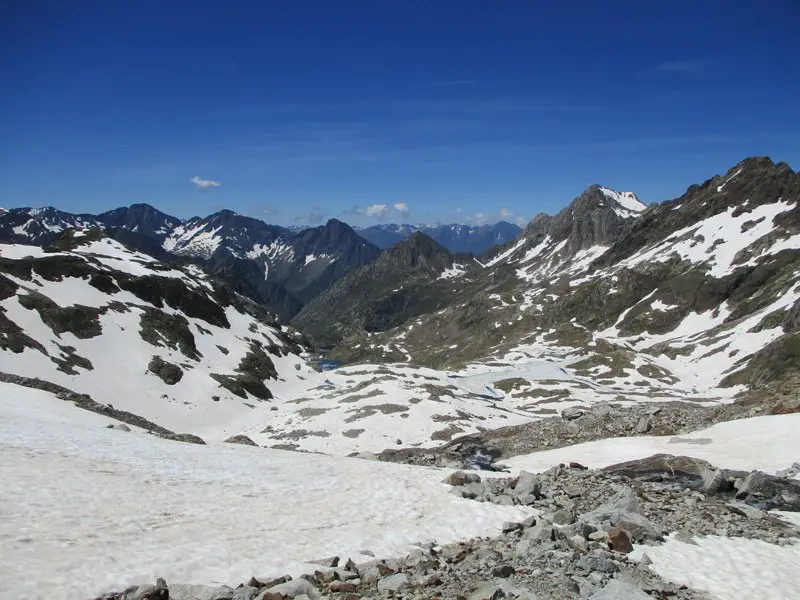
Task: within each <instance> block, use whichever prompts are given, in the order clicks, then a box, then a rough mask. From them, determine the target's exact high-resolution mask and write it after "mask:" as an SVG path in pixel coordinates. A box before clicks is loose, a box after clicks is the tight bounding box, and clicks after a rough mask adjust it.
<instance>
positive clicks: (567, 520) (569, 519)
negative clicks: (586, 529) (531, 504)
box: [553, 508, 576, 525]
mask: <svg viewBox="0 0 800 600" xmlns="http://www.w3.org/2000/svg"><path fill="white" fill-rule="evenodd" d="M575 521H576V516H575V513H574V512H572V511H571V510H567V509H566V508H562V509H559V510H557V511H556V512H554V513H553V523H555V524H556V525H572V524H573V523H574V522H575Z"/></svg>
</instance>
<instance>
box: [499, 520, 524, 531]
mask: <svg viewBox="0 0 800 600" xmlns="http://www.w3.org/2000/svg"><path fill="white" fill-rule="evenodd" d="M520 529H523V525H522V523H517V522H515V521H506V522H505V523H503V533H509V532H511V531H518V530H520Z"/></svg>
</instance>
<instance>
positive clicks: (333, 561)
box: [311, 556, 339, 568]
mask: <svg viewBox="0 0 800 600" xmlns="http://www.w3.org/2000/svg"><path fill="white" fill-rule="evenodd" d="M311 564H314V565H320V566H323V567H331V568H334V567H338V566H339V557H338V556H329V557H328V558H318V559H316V560H312V561H311Z"/></svg>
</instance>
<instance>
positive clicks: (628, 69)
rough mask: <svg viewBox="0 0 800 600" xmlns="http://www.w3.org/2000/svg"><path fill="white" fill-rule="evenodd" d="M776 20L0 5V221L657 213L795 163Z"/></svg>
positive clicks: (367, 4) (623, 10)
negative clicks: (707, 190) (757, 171)
mask: <svg viewBox="0 0 800 600" xmlns="http://www.w3.org/2000/svg"><path fill="white" fill-rule="evenodd" d="M799 24H800V2H798V1H797V0H763V1H761V2H754V1H747V2H745V1H736V0H726V1H716V0H702V1H698V0H691V1H685V0H673V1H671V2H646V1H640V0H637V1H632V0H631V1H623V2H615V1H613V0H609V1H606V2H596V1H591V2H589V1H581V0H578V1H573V2H567V3H562V2H559V3H556V2H534V1H532V0H521V1H516V0H507V1H503V2H493V1H489V0H482V1H474V0H452V1H450V0H424V1H423V0H363V1H360V2H354V1H348V0H336V1H331V0H320V1H304V0H287V1H281V2H273V1H268V0H264V1H260V2H237V1H235V0H230V1H228V2H220V1H213V2H209V1H204V0H197V1H193V2H182V1H178V0H169V1H163V0H159V1H137V2H132V1H128V0H112V1H109V0H103V1H94V0H53V1H41V0H6V1H5V2H4V3H3V8H2V11H0V90H2V92H0V206H6V207H9V206H24V205H31V206H42V205H54V206H56V207H58V208H62V209H64V210H70V211H86V212H98V211H102V210H107V209H110V208H113V207H116V206H120V205H127V204H131V203H134V202H148V203H151V204H153V205H155V206H157V207H158V208H160V209H162V210H164V211H166V212H169V213H172V214H175V215H176V216H180V217H187V216H191V215H194V214H200V215H205V214H208V213H210V212H213V211H214V210H218V209H219V208H222V207H225V208H231V209H233V210H236V211H238V212H241V213H245V214H250V215H253V216H257V217H260V218H263V219H265V220H267V221H270V222H275V223H283V224H292V223H295V222H298V223H299V222H302V223H308V222H312V223H313V222H317V221H319V220H321V219H324V218H328V217H331V216H338V217H340V218H344V219H345V220H348V221H350V222H353V223H358V224H363V223H368V222H375V221H376V219H378V218H381V219H386V220H390V221H411V222H418V221H431V220H434V219H439V220H442V221H452V220H462V221H470V220H471V221H475V220H491V219H496V218H498V216H499V215H500V213H501V210H504V212H503V214H504V215H508V218H509V219H513V218H515V217H516V216H519V215H521V216H524V217H531V216H533V215H534V214H536V213H537V212H541V211H545V212H554V211H556V210H558V209H560V208H562V207H563V206H565V205H566V203H567V202H568V201H569V200H570V199H572V198H573V197H574V196H576V195H578V194H579V193H580V192H581V191H582V190H583V189H584V188H585V187H586V186H588V185H590V184H592V183H602V184H604V185H608V186H611V187H614V188H617V189H621V190H626V191H627V190H629V191H634V192H636V193H637V194H638V195H639V196H640V197H641V198H642V200H644V201H646V202H650V201H656V200H663V199H666V198H671V197H674V196H677V195H679V194H681V193H682V192H683V191H684V190H685V189H686V187H687V186H688V185H689V184H691V183H699V182H702V181H703V180H705V179H707V178H708V177H710V176H712V175H714V174H716V173H721V172H723V171H725V170H726V169H727V168H728V167H730V166H732V165H733V164H734V163H736V162H738V161H739V160H741V159H742V158H744V157H746V156H749V155H754V154H759V155H762V154H766V155H769V156H771V157H772V158H773V159H774V160H784V161H786V162H789V163H790V164H791V165H792V166H793V167H794V168H797V167H798V166H799V165H800V145H799V142H800V125H798V123H799V122H800V119H798V110H799V107H800V78H798V68H800V67H798V64H800V36H798V34H797V27H798V25H799ZM194 177H197V178H199V179H197V180H196V181H197V182H199V183H200V184H204V185H206V186H207V187H200V186H198V185H197V184H195V183H192V182H191V181H190V180H191V179H192V178H194ZM204 182H205V183H204ZM210 182H217V183H219V184H220V185H219V187H214V186H212V184H211V183H210ZM374 205H378V207H375V206H374ZM381 205H385V206H386V209H385V210H384V209H382V208H381ZM395 205H399V207H400V210H398V209H396V208H395ZM405 206H407V207H408V211H409V214H407V215H406V214H404V212H405V210H406V209H405ZM370 215H371V216H370ZM476 215H482V216H480V217H476Z"/></svg>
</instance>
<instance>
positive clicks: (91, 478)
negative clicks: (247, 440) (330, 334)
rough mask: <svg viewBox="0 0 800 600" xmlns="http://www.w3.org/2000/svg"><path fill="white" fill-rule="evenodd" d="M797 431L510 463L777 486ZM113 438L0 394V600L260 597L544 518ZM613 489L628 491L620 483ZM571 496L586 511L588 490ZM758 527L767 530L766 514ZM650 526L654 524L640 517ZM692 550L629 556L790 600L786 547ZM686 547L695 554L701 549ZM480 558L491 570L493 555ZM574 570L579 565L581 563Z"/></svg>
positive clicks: (397, 483) (559, 453)
mask: <svg viewBox="0 0 800 600" xmlns="http://www.w3.org/2000/svg"><path fill="white" fill-rule="evenodd" d="M798 416H799V415H797V414H790V415H779V416H770V417H759V418H755V419H743V420H740V421H735V422H732V423H725V424H721V425H717V426H714V427H711V428H709V429H706V430H701V431H697V432H695V433H694V434H692V435H691V436H688V437H685V438H684V437H681V438H679V439H678V440H677V441H678V443H677V444H674V445H672V444H671V441H675V437H674V436H665V437H663V438H653V437H650V438H635V439H622V440H620V439H609V440H600V441H598V442H596V443H595V444H594V445H593V446H592V445H588V444H582V445H578V446H572V447H568V448H562V449H559V450H556V451H553V452H540V453H537V454H532V455H526V456H519V457H516V458H515V459H512V460H514V464H513V469H514V471H517V470H519V469H526V470H529V471H532V472H536V473H539V472H543V471H545V470H547V469H550V468H551V467H555V466H556V465H558V464H559V463H565V462H569V461H573V460H579V461H580V462H581V463H584V464H590V465H601V464H609V463H612V462H617V461H626V460H632V459H636V458H639V457H641V456H644V455H646V453H647V452H649V451H650V450H651V449H661V448H672V447H675V448H679V449H681V450H683V449H690V450H692V451H693V452H698V453H699V454H701V455H702V456H703V457H704V458H706V459H708V460H710V461H711V462H712V464H713V465H715V466H718V467H724V468H732V467H734V465H736V466H739V467H741V468H745V469H755V468H758V469H762V470H764V471H767V472H774V471H777V470H778V469H783V468H786V467H788V466H789V463H790V462H791V461H793V460H794V458H795V455H794V454H792V451H795V452H796V451H797V449H798V445H797V437H796V436H793V435H792V433H793V432H794V431H795V430H796V428H797V426H798V423H797V421H798ZM107 422H108V419H107V418H106V417H103V416H100V415H95V414H91V413H87V412H82V413H75V411H74V410H72V411H71V410H70V409H69V408H68V407H67V406H66V403H65V402H63V401H62V400H59V399H57V398H54V397H53V396H52V395H51V394H50V393H48V392H45V391H40V390H30V389H26V388H20V387H18V386H12V385H8V384H5V383H0V457H2V460H0V479H1V480H2V481H3V482H4V485H2V486H0V505H2V506H3V509H4V516H5V517H7V518H4V519H2V520H0V538H2V539H3V540H4V550H8V552H7V557H6V556H4V560H3V561H0V580H2V581H3V594H5V596H4V597H6V596H7V597H8V598H34V597H35V598H40V597H41V598H45V597H46V598H48V599H50V600H85V599H86V598H90V597H94V596H96V595H97V594H101V593H103V592H107V591H112V590H120V589H124V588H125V587H126V586H127V585H129V584H142V583H148V582H151V581H152V580H153V579H154V578H155V577H156V576H159V577H164V578H166V580H167V581H168V582H169V584H170V586H172V585H173V584H177V583H195V584H212V585H220V584H228V585H233V586H235V585H236V584H237V583H238V582H243V581H247V580H248V579H249V578H250V577H251V576H256V577H257V578H259V579H261V580H264V581H266V580H268V579H270V578H272V577H275V576H279V575H282V574H285V573H289V574H291V575H292V576H294V577H297V576H299V575H300V574H301V573H305V572H313V571H318V570H320V568H321V567H320V565H319V564H315V561H318V560H319V559H320V558H321V557H324V556H340V557H342V563H344V562H345V560H346V559H347V558H348V557H350V558H352V559H353V560H354V561H355V562H357V563H363V562H367V561H369V560H372V558H373V557H372V554H374V555H375V556H377V557H379V558H390V557H396V556H402V555H404V554H406V553H408V552H417V556H418V553H419V546H420V545H421V544H424V543H425V542H427V541H429V540H435V542H436V543H437V544H438V545H443V544H447V543H449V542H453V541H457V540H464V539H467V538H474V537H478V536H492V537H494V538H499V539H502V538H501V537H500V536H501V535H502V533H501V531H502V528H503V527H504V523H505V522H507V521H520V520H522V519H524V518H525V517H527V516H529V515H533V516H535V518H536V519H537V521H539V522H540V523H541V522H542V519H541V513H542V512H544V511H540V510H539V509H535V508H528V507H523V506H501V505H499V504H495V503H493V502H477V501H474V500H467V499H465V498H463V497H461V496H460V495H459V496H456V495H455V494H453V493H451V491H452V489H453V488H451V487H450V486H448V485H445V484H443V483H442V479H443V478H444V476H445V475H446V474H447V473H446V472H443V471H442V470H440V469H431V468H420V467H412V466H407V465H397V464H391V463H384V462H377V461H366V460H358V459H348V458H341V457H330V456H320V455H317V454H303V453H296V452H282V451H278V450H269V449H262V448H250V447H245V446H240V445H234V444H221V443H210V444H209V445H207V446H199V445H194V444H181V443H176V442H172V441H167V440H161V439H158V438H155V437H153V436H148V435H146V434H145V433H143V432H140V431H128V432H126V431H119V430H116V429H108V428H106V427H105V425H106V424H107ZM690 440H693V441H695V443H694V444H691V443H690ZM483 475H486V474H483ZM568 476H569V475H568V474H567V475H562V476H561V478H560V479H561V480H563V479H566V478H567V477H568ZM598 478H599V474H598ZM486 480H489V478H486V479H485V481H486ZM597 481H598V480H597V479H595V480H594V482H595V483H594V485H595V486H596V485H598V484H597ZM601 481H602V480H601ZM616 481H618V482H621V483H623V486H622V487H623V489H630V488H625V485H626V484H627V483H629V481H626V480H625V479H624V478H620V477H617V478H616ZM562 485H563V484H562ZM677 485H678V486H680V483H677ZM615 486H619V484H618V483H616V484H615ZM574 488H575V486H572V488H571V489H572V490H574ZM617 489H620V488H619V487H617ZM564 490H565V491H566V488H564ZM570 493H572V494H573V496H572V497H573V498H575V497H576V496H575V494H577V495H578V496H584V497H585V496H588V497H592V490H590V489H586V488H584V487H579V488H578V489H577V491H572V492H570ZM633 493H634V496H633V498H634V500H636V499H637V495H636V492H633ZM676 495H677V494H676ZM559 496H561V494H559ZM563 496H564V498H566V497H567V494H566V493H565V494H563ZM660 497H661V496H656V498H660ZM509 498H510V497H509ZM548 498H549V497H548ZM678 498H679V500H680V502H679V503H677V502H676V503H675V504H668V505H666V506H664V508H663V510H664V511H665V512H667V511H668V513H669V514H675V513H678V514H680V515H683V514H685V512H686V511H688V510H689V506H697V505H698V504H699V507H698V508H697V509H696V512H700V511H709V510H712V511H714V509H716V510H715V511H714V512H716V513H717V514H719V513H720V512H722V514H723V515H726V513H727V507H726V508H722V509H720V505H719V504H716V505H710V506H709V505H707V504H706V501H707V499H706V497H705V496H704V495H700V494H697V493H687V494H681V495H680V496H678ZM649 499H650V498H649V497H648V498H642V500H641V502H646V501H647V500H649ZM549 500H550V502H551V503H553V504H555V501H554V500H553V499H550V498H549ZM689 500H691V501H692V502H691V504H690V503H689V502H688V501H689ZM559 502H560V500H559ZM684 503H685V504H684ZM648 504H654V502H652V501H650V502H649V503H648ZM723 506H724V505H723ZM739 506H740V507H742V506H743V505H742V504H741V503H739ZM221 507H222V508H221ZM659 508H660V507H659ZM744 508H748V507H747V506H746V505H744ZM676 509H678V510H676ZM637 510H638V509H637ZM737 510H739V511H740V512H741V510H742V508H739V509H737ZM755 510H756V509H754V508H752V507H751V511H752V512H755ZM730 512H731V513H733V507H731V509H730ZM746 514H750V513H746ZM756 514H758V515H761V517H759V518H763V517H764V513H763V512H762V511H759V512H758V513H756ZM653 516H654V515H653V513H648V514H647V517H650V518H652V517H653ZM715 516H716V515H715ZM773 517H781V518H785V519H787V520H789V519H791V522H794V523H798V520H797V513H786V512H778V511H775V512H772V513H770V516H769V517H768V518H769V519H770V520H771V519H772V518H773ZM718 518H720V520H721V519H722V518H723V516H722V515H720V516H719V517H718ZM724 518H730V517H729V516H727V515H726V516H725V517H724ZM753 518H756V517H753ZM640 520H641V521H644V523H645V524H647V525H650V524H651V523H652V521H649V520H648V519H647V518H646V517H644V516H642V515H640ZM752 527H756V528H757V527H758V525H757V524H756V525H752ZM667 533H672V532H671V531H667ZM682 533H683V536H682V537H680V538H678V536H672V535H670V536H669V537H668V538H667V539H666V541H665V543H663V544H660V545H654V544H653V543H651V544H649V545H642V544H640V543H639V542H638V541H637V542H636V544H635V547H634V552H633V553H632V554H629V555H628V557H629V558H631V559H633V560H635V561H638V560H639V559H640V558H641V554H642V553H643V552H647V554H648V555H650V556H652V557H653V559H652V561H653V562H652V564H650V566H649V569H652V570H654V571H656V572H658V573H661V574H663V575H664V576H665V577H666V578H668V579H669V580H674V581H678V582H680V583H682V584H685V585H692V586H693V587H695V588H697V589H700V590H707V591H708V592H709V593H710V594H714V595H715V596H714V597H717V596H718V597H719V598H724V599H726V600H737V599H738V598H741V597H748V598H750V597H759V594H760V592H761V591H763V585H764V582H765V581H766V582H767V583H768V584H769V585H770V587H769V594H767V596H766V597H770V598H773V597H774V598H791V597H793V595H792V594H793V591H794V590H795V588H796V586H794V582H793V581H792V579H791V577H787V576H786V574H787V573H789V572H791V569H792V567H793V566H794V565H796V564H797V561H798V560H800V558H799V557H800V545H798V544H797V543H793V541H792V540H791V539H786V540H782V541H783V542H785V543H782V544H780V545H778V544H775V543H766V542H764V541H761V540H757V539H747V538H744V537H733V536H734V535H735V534H734V533H730V534H729V533H727V530H726V532H725V533H724V535H723V534H722V532H720V534H719V535H712V536H707V535H699V534H698V533H697V532H696V531H692V532H687V531H685V530H684V531H682ZM510 536H514V537H513V538H512V543H511V544H509V545H508V548H509V550H510V551H511V552H513V553H514V556H515V557H516V556H518V554H519V553H520V552H521V551H522V550H525V547H524V546H517V548H518V550H517V551H516V552H514V548H515V545H516V544H517V543H518V541H519V540H518V539H517V537H516V536H520V537H524V538H529V537H532V536H530V535H525V534H517V533H513V534H507V536H506V537H510ZM688 536H692V537H694V539H692V540H691V543H690V542H689V541H687V537H688ZM679 539H680V540H682V541H679ZM525 541H526V543H537V542H535V541H532V540H529V539H525ZM545 543H548V544H549V540H548V541H547V542H545ZM65 547H67V548H68V549H69V551H68V552H65V551H64V548H65ZM276 547H278V548H280V552H275V548H276ZM478 551H479V552H481V551H482V554H483V555H484V556H486V555H490V556H493V555H494V554H493V551H487V549H485V547H479V548H478ZM366 552H369V553H370V554H366ZM583 552H584V553H585V551H583ZM442 554H444V553H442ZM571 554H572V553H570V555H571ZM577 556H578V557H579V558H581V559H583V560H584V563H585V556H584V555H581V554H577ZM483 560H484V561H485V560H486V559H485V558H483ZM523 560H525V558H523ZM559 560H562V561H563V553H562V557H561V558H560V559H559ZM715 561H721V562H720V563H719V564H717V563H716V562H715ZM575 562H577V560H575ZM626 562H627V561H626ZM568 564H569V565H570V566H571V565H572V564H574V563H568ZM612 564H613V563H612ZM720 564H721V565H722V567H720ZM470 566H471V565H470ZM634 566H635V565H634ZM447 568H448V569H452V568H453V565H452V564H450V565H448V566H447ZM639 568H643V567H639ZM473 570H477V569H473ZM434 572H435V571H434ZM490 572H491V570H490V568H489V567H486V568H485V569H484V570H483V571H478V573H477V574H476V575H477V577H485V578H489V577H490ZM580 572H585V570H583V571H580ZM31 573H46V574H47V577H42V578H41V579H39V580H37V581H36V582H35V591H34V592H33V594H32V593H31V588H32V587H33V584H32V583H31V580H30V576H31V575H30V574H31ZM553 576H555V574H554V575H553ZM571 576H573V577H574V575H572V574H571ZM619 579H621V578H619V577H617V578H615V580H619ZM567 581H570V580H567ZM735 584H738V587H737V585H735ZM466 585H467V587H466V589H471V587H472V586H471V585H470V584H466ZM175 588H176V589H177V586H175ZM427 589H431V587H430V586H429V587H428V588H427ZM665 589H666V588H665ZM742 590H744V592H745V595H744V596H742V595H741V593H739V592H741V591H742ZM171 592H172V590H171ZM770 594H771V595H770ZM170 595H171V596H172V593H171V594H170ZM176 596H177V594H176ZM181 597H184V596H181ZM193 597H194V598H199V597H200V596H199V595H196V596H193ZM203 597H209V596H203ZM443 597H452V596H443ZM569 597H570V598H577V597H578V594H577V592H576V593H575V594H572V595H570V596H569ZM625 597H627V596H625ZM642 597H647V596H646V595H644V596H642ZM683 597H697V596H683Z"/></svg>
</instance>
